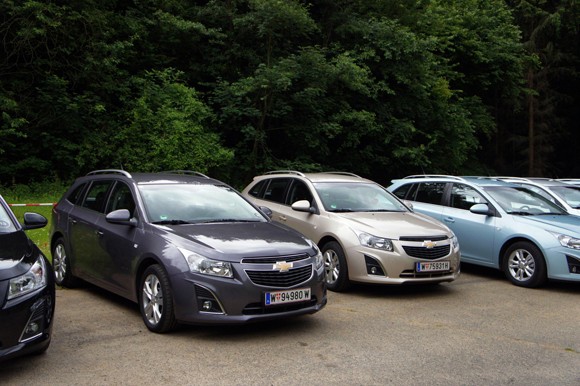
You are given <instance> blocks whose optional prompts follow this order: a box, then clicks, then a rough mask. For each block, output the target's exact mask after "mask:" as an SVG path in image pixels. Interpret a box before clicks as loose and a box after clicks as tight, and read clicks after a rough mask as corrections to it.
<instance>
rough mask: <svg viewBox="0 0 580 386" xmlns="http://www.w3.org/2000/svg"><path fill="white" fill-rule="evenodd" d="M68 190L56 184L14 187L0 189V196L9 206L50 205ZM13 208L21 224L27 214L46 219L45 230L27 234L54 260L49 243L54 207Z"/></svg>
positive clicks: (36, 230) (41, 229) (33, 230)
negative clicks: (37, 215)
mask: <svg viewBox="0 0 580 386" xmlns="http://www.w3.org/2000/svg"><path fill="white" fill-rule="evenodd" d="M66 189H67V186H66V185H64V184H62V183H56V182H55V183H42V184H31V185H14V186H12V187H9V188H5V187H0V194H1V195H2V196H3V197H4V199H5V200H6V202H7V203H8V204H32V203H48V202H57V201H58V200H59V199H60V197H61V196H62V195H63V193H64V192H65V191H66ZM11 208H12V211H13V212H14V214H15V215H16V217H17V218H18V221H20V223H23V221H24V213H25V212H36V213H39V214H41V215H43V216H44V217H46V219H47V220H48V224H47V225H46V226H45V227H44V228H40V229H32V230H29V231H26V233H27V234H28V237H30V239H31V240H32V241H34V243H35V244H36V245H38V247H39V248H40V250H41V251H42V252H43V253H44V254H45V255H46V257H48V259H49V260H52V256H51V253H50V245H49V243H48V240H49V237H50V235H49V232H50V223H51V221H52V206H23V207H11Z"/></svg>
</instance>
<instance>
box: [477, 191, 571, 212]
mask: <svg viewBox="0 0 580 386" xmlns="http://www.w3.org/2000/svg"><path fill="white" fill-rule="evenodd" d="M485 191H486V192H487V193H488V194H489V195H490V196H491V197H493V199H494V200H495V201H496V202H497V203H498V204H499V206H501V207H502V209H503V210H505V211H506V212H507V213H510V214H518V215H524V216H526V215H540V214H566V211H564V209H563V208H561V207H560V206H558V205H556V204H554V203H553V202H551V201H550V200H548V199H546V198H544V197H543V196H541V195H540V194H538V193H535V192H533V191H531V190H530V189H528V188H525V187H513V186H488V187H485Z"/></svg>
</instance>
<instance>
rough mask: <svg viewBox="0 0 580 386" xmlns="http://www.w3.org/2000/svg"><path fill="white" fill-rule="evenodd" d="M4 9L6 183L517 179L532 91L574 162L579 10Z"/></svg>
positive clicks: (383, 5)
mask: <svg viewBox="0 0 580 386" xmlns="http://www.w3.org/2000/svg"><path fill="white" fill-rule="evenodd" d="M0 15H2V16H1V17H0V35H1V36H2V40H1V41H0V45H1V46H2V50H3V53H4V55H3V56H1V57H0V113H1V116H2V120H1V122H0V140H1V141H2V146H0V183H3V184H6V185H8V184H18V183H28V182H30V181H40V180H43V179H49V180H51V179H55V180H69V179H71V178H73V177H75V176H78V175H80V174H84V173H86V172H87V171H88V170H91V169H95V168H109V167H115V168H118V167H124V168H127V169H130V170H143V171H154V170H161V169H196V170H199V171H202V172H204V171H205V172H210V173H212V174H214V175H217V176H220V177H221V178H224V179H226V180H227V181H228V182H230V183H232V184H233V185H235V186H243V185H245V184H246V183H247V181H248V180H249V179H250V178H251V177H252V176H253V175H254V174H255V173H259V172H261V171H263V170H266V169H273V168H280V167H282V168H289V167H292V168H297V169H301V170H329V169H333V170H338V169H342V170H348V171H352V172H356V173H358V174H362V175H366V176H368V177H371V178H375V179H377V180H381V181H384V180H388V179H389V178H392V177H399V176H401V175H403V174H407V173H417V172H419V173H420V172H423V171H425V172H446V173H462V172H463V171H467V170H469V171H472V170H490V169H491V168H496V169H498V170H501V171H502V173H501V174H511V173H510V170H520V169H518V168H519V166H517V167H516V163H517V164H518V165H519V164H525V159H523V160H522V158H521V157H525V154H526V152H527V153H529V151H528V148H530V146H531V145H529V144H528V143H526V142H525V141H523V142H519V141H521V140H522V139H525V137H526V134H527V133H524V132H523V129H525V128H526V127H527V124H526V123H527V122H526V120H525V118H526V116H525V114H527V111H528V109H523V106H525V104H526V103H527V100H526V99H524V98H525V95H526V94H525V93H526V92H527V95H528V96H534V97H535V98H537V101H540V102H542V103H543V104H542V105H541V108H540V107H539V106H540V105H536V106H538V108H537V110H536V111H537V113H536V116H538V117H539V115H538V113H539V112H540V111H541V112H542V113H543V114H544V115H545V116H542V117H541V125H543V126H541V127H543V128H545V129H544V130H543V131H540V132H537V136H538V141H540V142H541V143H542V151H541V152H539V153H538V154H541V157H543V159H545V160H547V159H548V157H550V156H551V155H553V154H554V150H553V149H554V148H555V145H554V144H555V142H553V141H552V142H550V141H549V140H551V139H552V138H553V137H554V136H552V135H551V132H550V130H551V129H550V128H551V127H557V128H558V130H559V132H561V133H562V138H568V142H569V144H568V143H566V144H565V145H566V147H567V148H569V149H570V150H569V152H570V154H571V156H572V157H571V159H574V157H575V154H576V152H575V151H574V149H575V147H574V143H575V142H574V141H577V140H575V139H574V138H575V136H573V135H572V134H573V133H575V131H574V130H573V122H575V121H578V120H580V117H579V116H577V115H578V113H576V112H568V110H564V106H573V103H574V101H575V99H574V98H577V97H578V90H579V89H580V87H576V86H578V84H577V83H574V82H577V80H576V79H578V77H577V64H578V60H577V56H578V55H576V57H574V55H572V54H573V53H576V54H578V44H577V38H576V37H577V31H578V23H577V20H578V18H577V17H574V16H577V15H578V7H577V5H575V3H574V1H572V0H566V1H562V2H546V1H543V0H527V1H524V0H518V1H507V2H506V1H504V0H488V1H481V0H464V1H459V0H452V1H447V0H418V1H403V2H401V1H395V0H312V1H307V2H305V1H301V0H231V1H227V2H223V1H217V0H209V1H205V2H188V1H183V0H166V1H151V0H145V1H140V2H138V3H136V2H126V1H119V0H105V1H96V0H87V1H83V2H43V1H38V0H23V1H19V2H14V1H7V2H2V3H0ZM531 26H536V28H532V27H531ZM534 31H535V32H534ZM522 43H525V45H524V44H522ZM531 47H535V49H532V48H531ZM526 49H527V51H526ZM531 64H534V66H533V67H532V66H531ZM530 68H531V69H533V71H535V72H536V73H537V75H539V76H538V77H536V79H537V80H538V81H541V85H542V86H541V87H540V83H536V84H535V85H533V86H531V85H529V84H528V85H526V84H525V80H526V76H527V74H526V72H525V69H530ZM564 76H565V77H564ZM567 79H573V80H574V81H573V82H567V81H566V80H567ZM552 91H555V92H552ZM561 96H565V97H566V98H561ZM552 101H554V102H552ZM556 101H557V102H556ZM569 110H570V111H573V110H574V109H569ZM576 110H577V109H576ZM574 114H576V115H574ZM556 118H558V119H556ZM574 118H576V119H574ZM516 144H521V145H516ZM576 145H578V143H577V142H576ZM518 152H520V153H521V154H522V156H519V158H518V159H515V160H511V159H510V157H512V155H513V154H517V153H518ZM234 154H235V157H234ZM576 163H577V162H576ZM542 165H549V162H548V161H546V162H544V163H543V164H542ZM506 169H507V170H506Z"/></svg>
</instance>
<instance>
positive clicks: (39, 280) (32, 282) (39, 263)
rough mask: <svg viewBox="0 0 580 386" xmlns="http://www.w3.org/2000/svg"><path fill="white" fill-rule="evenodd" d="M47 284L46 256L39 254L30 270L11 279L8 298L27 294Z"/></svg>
mask: <svg viewBox="0 0 580 386" xmlns="http://www.w3.org/2000/svg"><path fill="white" fill-rule="evenodd" d="M45 286H46V264H45V262H44V258H43V257H42V256H39V257H38V259H36V262H35V263H34V264H33V265H32V267H31V268H30V270H28V272H26V273H25V274H24V275H22V276H18V277H15V278H14V279H10V287H9V289H8V300H10V299H14V298H17V297H19V296H23V295H26V294H27V293H30V292H32V291H36V290H37V289H40V288H44V287H45Z"/></svg>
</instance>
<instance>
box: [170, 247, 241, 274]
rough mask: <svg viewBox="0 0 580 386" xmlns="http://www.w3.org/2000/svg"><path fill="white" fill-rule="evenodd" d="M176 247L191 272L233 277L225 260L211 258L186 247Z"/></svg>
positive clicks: (230, 268) (230, 267) (229, 265)
mask: <svg viewBox="0 0 580 386" xmlns="http://www.w3.org/2000/svg"><path fill="white" fill-rule="evenodd" d="M178 249H179V251H180V252H181V254H182V255H183V257H184V258H185V261H186V262H187V265H188V266H189V270H190V271H191V272H196V273H202V274H204V275H211V276H220V277H234V273H233V271H232V265H231V264H230V263H228V262H227V261H217V260H212V259H208V258H207V257H204V256H202V255H199V254H197V253H195V252H192V251H189V250H187V249H183V248H178Z"/></svg>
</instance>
